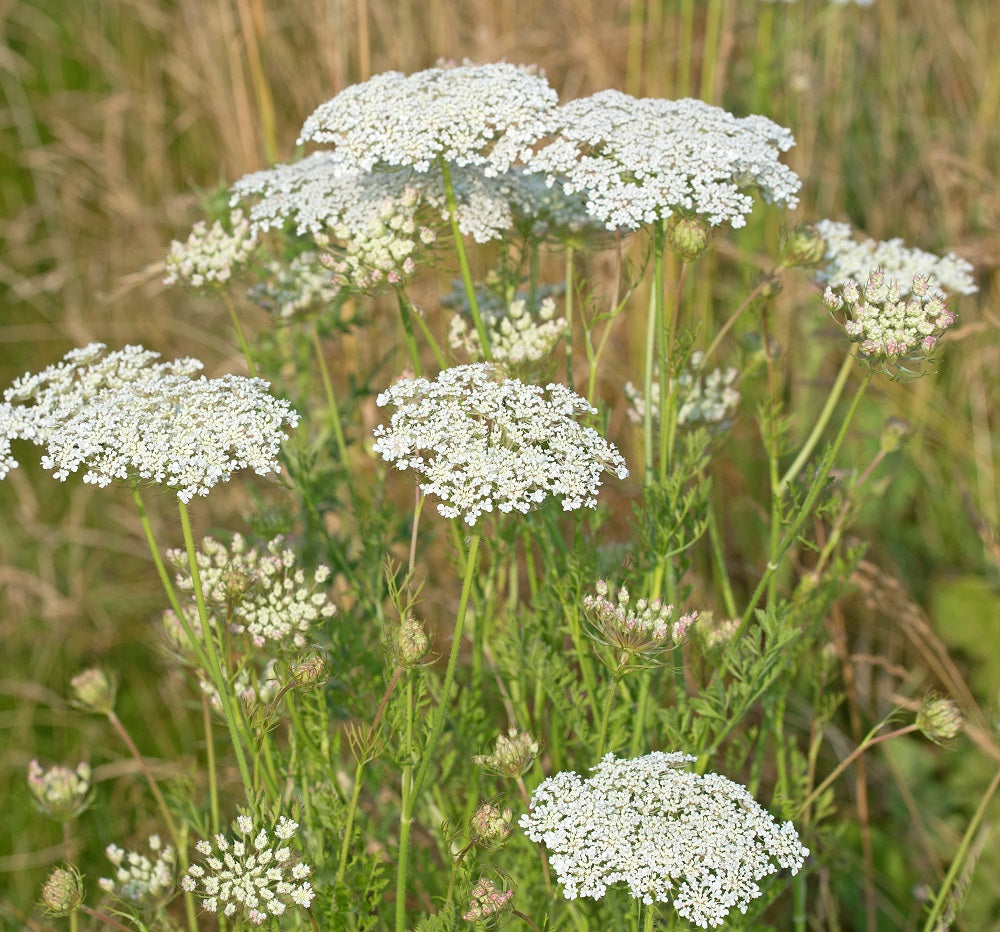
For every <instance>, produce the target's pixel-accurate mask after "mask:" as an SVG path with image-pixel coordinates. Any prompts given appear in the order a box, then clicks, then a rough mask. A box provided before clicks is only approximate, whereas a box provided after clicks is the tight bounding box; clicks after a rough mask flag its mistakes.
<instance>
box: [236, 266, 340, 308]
mask: <svg viewBox="0 0 1000 932" xmlns="http://www.w3.org/2000/svg"><path fill="white" fill-rule="evenodd" d="M264 272H265V274H266V276H267V277H266V278H265V279H264V281H262V282H260V283H259V284H257V285H254V286H253V287H252V288H251V289H250V290H249V292H248V296H249V298H250V300H251V301H253V302H254V303H255V304H257V305H259V306H260V307H262V308H264V309H265V310H267V311H270V312H271V313H272V314H274V315H276V316H277V317H280V318H282V319H283V320H291V319H292V318H296V317H301V316H305V315H308V314H318V313H321V312H322V311H324V310H326V309H328V308H330V307H332V306H333V305H334V303H335V302H336V301H337V298H338V297H339V296H340V292H341V289H340V286H339V285H337V284H336V282H335V281H334V273H333V272H332V271H331V270H330V269H328V268H327V267H326V266H324V265H322V264H321V263H320V261H319V256H318V254H317V253H316V252H315V250H307V251H306V252H302V253H299V255H297V256H295V257H294V258H293V259H291V260H290V261H288V262H278V261H274V262H268V263H266V264H265V266H264Z"/></svg>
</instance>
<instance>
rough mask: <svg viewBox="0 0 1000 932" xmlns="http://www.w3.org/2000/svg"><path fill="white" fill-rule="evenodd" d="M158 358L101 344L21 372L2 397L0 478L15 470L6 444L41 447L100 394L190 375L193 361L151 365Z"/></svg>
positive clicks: (133, 348) (195, 367) (198, 365)
mask: <svg viewBox="0 0 1000 932" xmlns="http://www.w3.org/2000/svg"><path fill="white" fill-rule="evenodd" d="M159 358H160V354H159V353H154V352H152V351H151V350H147V349H143V347H141V346H126V347H125V348H124V349H120V350H115V351H114V352H111V353H109V352H107V347H106V346H105V345H104V344H103V343H89V344H88V345H87V346H83V347H80V348H78V349H73V350H70V351H69V352H68V353H66V355H65V356H63V358H62V360H61V361H60V362H58V363H56V364H55V365H52V366H48V367H47V368H45V369H43V370H42V371H41V372H39V373H37V374H34V375H33V374H31V373H26V374H25V375H23V376H22V377H21V378H19V379H16V380H15V381H14V383H13V384H12V385H11V387H10V388H8V389H7V390H6V391H5V392H4V395H3V397H4V404H2V405H0V479H3V478H4V477H5V476H6V475H7V473H8V472H9V471H10V470H11V469H14V468H15V467H16V466H17V461H16V460H15V459H14V458H13V456H12V455H11V448H10V442H11V440H30V441H31V442H32V443H35V444H37V445H39V446H42V445H44V444H46V443H47V442H48V441H49V439H50V438H51V437H52V436H53V434H54V433H55V432H56V431H57V430H58V429H59V428H60V427H61V426H62V424H63V423H65V421H67V420H68V419H69V418H71V417H73V415H75V414H76V413H77V412H78V411H80V410H81V409H82V408H83V407H84V406H85V405H87V404H88V403H89V402H90V401H91V400H92V399H93V398H95V397H96V396H97V395H99V394H101V393H102V392H107V391H111V390H114V389H118V388H121V387H123V386H125V385H130V384H134V383H135V384H145V383H148V382H155V381H156V380H157V379H160V378H163V377H164V376H170V375H174V376H179V375H191V374H193V373H195V372H197V371H198V370H199V369H201V367H202V366H201V363H200V362H199V361H198V360H197V359H190V358H182V359H175V360H173V361H172V362H156V360H157V359H159Z"/></svg>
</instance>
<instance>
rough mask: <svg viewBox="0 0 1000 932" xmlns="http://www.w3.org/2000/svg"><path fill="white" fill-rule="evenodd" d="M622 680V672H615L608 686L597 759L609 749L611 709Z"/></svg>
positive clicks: (598, 737) (598, 738) (598, 739)
mask: <svg viewBox="0 0 1000 932" xmlns="http://www.w3.org/2000/svg"><path fill="white" fill-rule="evenodd" d="M621 681H622V676H621V674H620V673H615V675H614V677H613V678H612V680H611V686H610V687H609V688H608V697H607V699H605V700H604V713H603V714H602V715H601V730H600V731H599V732H598V734H597V759H598V760H600V759H601V758H602V757H604V754H605V752H606V751H607V749H608V725H609V724H610V722H611V709H612V707H613V706H614V704H615V696H616V695H617V693H618V685H619V683H621Z"/></svg>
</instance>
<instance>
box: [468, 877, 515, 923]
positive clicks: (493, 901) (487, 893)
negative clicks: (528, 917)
mask: <svg viewBox="0 0 1000 932" xmlns="http://www.w3.org/2000/svg"><path fill="white" fill-rule="evenodd" d="M513 898H514V891H513V890H501V889H499V888H498V887H497V885H496V884H495V883H494V882H493V881H492V880H490V879H489V878H487V877H480V878H479V880H477V881H476V884H475V886H474V887H473V888H472V892H471V893H470V894H469V906H468V908H467V909H466V911H465V912H464V913H462V918H463V919H464V920H465V921H466V922H482V921H483V920H484V919H491V918H492V917H493V916H498V915H500V914H501V913H505V912H507V910H509V909H510V908H511V905H510V901H511V900H512V899H513Z"/></svg>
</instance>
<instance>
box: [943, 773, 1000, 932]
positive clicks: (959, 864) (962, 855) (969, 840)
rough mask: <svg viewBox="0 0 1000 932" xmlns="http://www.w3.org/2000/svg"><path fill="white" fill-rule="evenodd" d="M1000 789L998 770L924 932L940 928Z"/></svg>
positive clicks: (950, 868) (956, 857)
mask: <svg viewBox="0 0 1000 932" xmlns="http://www.w3.org/2000/svg"><path fill="white" fill-rule="evenodd" d="M998 788H1000V769H998V770H997V772H996V773H995V774H994V775H993V779H992V780H991V781H990V785H989V786H988V787H987V788H986V792H985V793H984V794H983V798H982V799H981V800H980V801H979V806H978V808H977V809H976V811H975V814H974V815H973V816H972V821H971V822H969V827H968V828H967V829H966V830H965V834H964V835H963V836H962V841H961V843H960V844H959V846H958V851H957V852H956V853H955V857H954V858H953V859H952V862H951V866H950V867H949V868H948V873H947V874H946V875H945V878H944V881H943V882H942V884H941V889H940V890H938V893H937V896H936V897H935V898H934V903H933V905H932V906H931V911H930V914H929V915H928V917H927V921H926V922H925V923H924V932H933V930H934V929H937V928H938V927H939V926H938V920H939V919H940V918H941V914H942V913H943V912H944V909H945V905H946V904H947V902H948V895H949V894H950V893H951V889H952V887H954V886H955V881H956V880H957V879H958V874H959V871H961V869H962V867H963V865H964V864H965V861H966V858H967V857H968V855H969V848H970V847H971V846H972V840H973V838H974V836H975V834H976V832H978V831H979V826H980V825H981V824H982V821H983V819H984V818H985V816H986V808H987V806H989V804H990V801H991V800H992V799H993V796H994V795H995V794H996V791H997V789H998Z"/></svg>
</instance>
